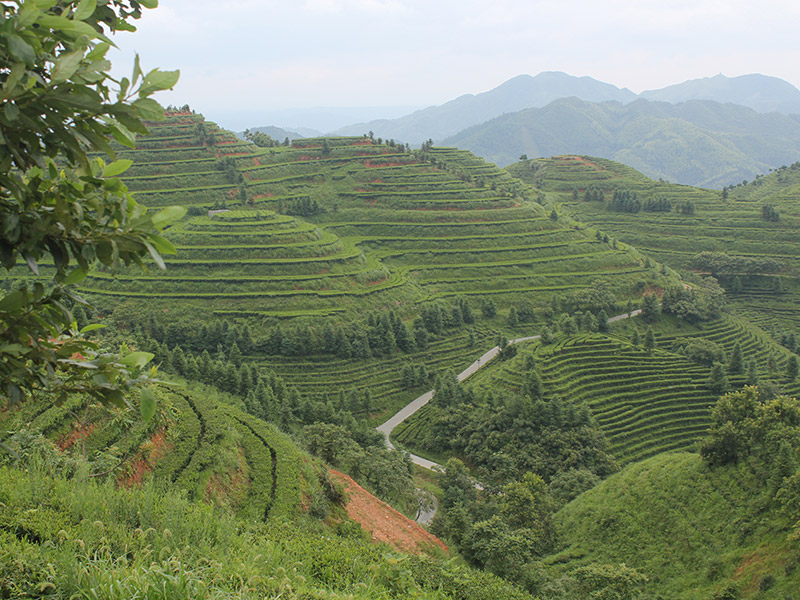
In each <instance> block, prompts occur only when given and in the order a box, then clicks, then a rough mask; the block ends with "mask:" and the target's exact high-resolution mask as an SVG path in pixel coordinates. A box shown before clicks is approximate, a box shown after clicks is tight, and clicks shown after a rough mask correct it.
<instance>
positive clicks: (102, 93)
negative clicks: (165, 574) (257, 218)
mask: <svg viewBox="0 0 800 600" xmlns="http://www.w3.org/2000/svg"><path fill="white" fill-rule="evenodd" d="M156 4H157V2H156V0H138V1H137V0H80V1H76V0H31V1H27V2H20V1H13V2H4V3H2V4H0V24H1V25H2V26H0V131H2V135H0V223H1V224H2V226H0V265H1V266H2V269H4V270H5V272H6V277H7V278H11V277H12V273H11V271H12V269H14V267H15V266H16V265H17V264H18V263H22V264H24V265H27V267H28V269H29V270H30V271H31V272H32V273H33V275H34V278H33V281H34V283H33V284H32V285H19V284H18V285H17V286H16V287H15V288H13V289H11V290H10V291H8V292H7V293H5V294H4V295H3V296H2V298H0V355H2V361H0V399H2V400H5V402H6V403H11V404H13V403H16V402H18V401H20V400H23V399H25V398H26V397H28V396H29V395H30V394H33V393H38V392H41V391H47V392H53V393H55V394H56V397H57V398H60V399H63V398H64V397H66V395H68V394H70V393H75V392H81V393H87V394H89V395H91V396H92V397H94V398H96V399H97V400H99V401H101V402H103V403H105V404H108V403H111V404H118V405H124V403H125V397H124V393H123V392H124V390H125V389H128V388H130V387H134V386H136V385H137V384H138V383H141V381H142V377H143V369H144V368H145V366H146V365H147V362H148V361H149V359H150V357H151V356H152V355H149V354H147V353H144V352H127V351H126V352H123V353H122V355H121V356H120V355H115V354H110V353H105V352H102V351H101V349H100V348H99V347H98V346H97V345H96V344H94V343H92V342H91V341H89V340H87V339H85V337H84V334H85V333H88V329H87V328H84V330H83V331H78V329H77V324H76V323H75V320H74V319H73V315H72V312H71V310H70V307H71V306H73V305H74V304H75V303H79V304H82V303H84V301H83V300H82V299H81V298H80V297H79V296H77V295H76V294H75V293H74V292H73V291H71V290H70V288H69V286H70V285H71V284H75V283H78V282H80V281H81V280H82V279H83V278H84V277H86V275H87V274H88V271H89V269H90V268H91V265H92V264H94V263H97V262H99V263H102V264H103V265H106V266H108V267H111V268H118V267H120V266H122V265H130V264H137V265H139V266H141V267H145V268H146V265H145V262H144V261H145V259H147V258H148V257H149V259H150V260H152V262H154V263H155V264H156V265H157V266H158V267H160V268H164V261H163V259H162V258H161V254H163V253H172V252H174V247H173V246H172V244H170V243H169V242H168V241H167V240H166V239H165V238H164V237H162V235H161V232H162V231H163V229H164V227H166V226H167V225H169V224H170V223H171V222H173V221H174V220H176V219H178V218H180V217H181V216H182V215H183V213H184V210H185V209H183V208H180V207H170V208H167V209H164V210H161V211H159V212H157V213H154V214H153V213H148V212H147V209H146V208H145V207H144V206H140V205H139V204H137V203H136V201H135V200H134V199H133V198H132V197H131V195H130V194H129V193H128V190H127V188H126V187H125V185H124V184H123V183H122V182H121V181H119V180H118V179H116V177H115V176H117V175H119V174H121V173H122V172H124V171H125V170H126V169H127V168H128V167H129V166H130V164H131V161H129V160H113V159H114V157H115V156H114V149H113V147H112V144H111V140H112V139H113V140H116V141H117V142H118V143H120V144H122V145H124V146H127V147H133V145H134V140H135V136H136V134H146V133H147V127H146V121H147V120H159V119H162V118H163V109H162V107H161V106H160V105H159V104H158V103H157V102H156V101H155V100H153V99H152V98H150V96H151V95H152V94H153V93H155V92H157V91H159V90H164V89H168V88H171V87H173V86H174V85H175V83H176V82H177V80H178V76H179V73H178V71H159V70H158V69H154V70H152V71H150V72H148V73H144V72H143V71H142V69H141V67H140V64H139V59H138V57H137V58H136V60H135V63H134V66H133V72H132V75H131V77H130V78H128V77H123V78H121V79H119V80H117V79H115V78H113V77H112V76H111V75H110V73H109V69H110V67H111V64H110V62H109V61H108V60H107V59H106V54H107V53H108V51H109V49H110V48H111V47H112V46H113V45H114V43H113V42H112V41H111V39H110V38H109V37H108V35H110V34H113V33H115V32H117V31H135V27H134V26H133V23H132V21H135V20H136V19H138V18H139V17H140V16H141V13H142V9H143V8H154V7H155V6H156ZM100 154H104V155H105V156H106V157H107V158H110V160H111V161H112V162H108V163H107V162H106V161H105V160H104V159H103V158H101V157H100V156H99V155H100ZM45 266H46V267H47V271H45V270H44V269H40V267H45ZM46 275H47V277H46ZM14 278H16V277H14ZM93 327H96V326H89V329H91V328H93ZM145 404H147V406H144V405H143V412H144V413H147V412H150V410H151V407H150V403H149V402H148V403H145Z"/></svg>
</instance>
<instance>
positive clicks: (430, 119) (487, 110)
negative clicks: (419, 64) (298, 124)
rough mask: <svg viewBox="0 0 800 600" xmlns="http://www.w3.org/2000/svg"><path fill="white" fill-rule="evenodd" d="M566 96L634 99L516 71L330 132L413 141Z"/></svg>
mask: <svg viewBox="0 0 800 600" xmlns="http://www.w3.org/2000/svg"><path fill="white" fill-rule="evenodd" d="M570 96H576V97H578V98H581V99H582V100H588V101H589V102H604V101H606V100H616V101H618V102H630V101H631V100H635V99H636V94H634V93H633V92H632V91H630V90H628V89H620V88H618V87H616V86H614V85H611V84H610V83H603V82H602V81H597V80H596V79H592V78H591V77H573V76H571V75H567V74H566V73H560V72H556V71H547V72H544V73H539V75H537V76H536V77H531V76H530V75H519V76H518V77H515V78H513V79H510V80H509V81H506V82H505V83H504V84H502V85H500V86H498V87H496V88H494V89H493V90H490V91H488V92H484V93H482V94H476V95H473V94H467V95H464V96H461V97H459V98H456V99H455V100H451V101H450V102H446V103H444V104H442V105H440V106H431V107H428V108H425V109H423V110H418V111H416V112H414V113H411V114H410V115H406V116H404V117H400V118H399V119H382V120H376V121H368V122H363V123H357V124H355V125H348V126H347V127H343V128H341V129H337V130H336V131H334V132H332V133H331V135H361V134H363V133H366V132H368V131H374V132H375V135H376V136H381V137H383V138H393V139H395V140H399V141H403V142H408V143H412V144H418V143H421V142H423V141H425V140H427V139H434V140H441V139H443V138H445V137H447V136H450V135H453V134H455V133H458V132H459V131H461V130H463V129H466V128H467V127H470V126H472V125H477V124H478V123H483V122H484V121H488V120H489V119H493V118H494V117H498V116H500V115H502V114H504V113H510V112H516V111H519V110H523V109H526V108H533V107H541V106H546V105H547V104H549V103H550V102H552V101H553V100H557V99H558V98H566V97H570Z"/></svg>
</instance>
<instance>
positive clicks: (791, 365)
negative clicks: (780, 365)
mask: <svg viewBox="0 0 800 600" xmlns="http://www.w3.org/2000/svg"><path fill="white" fill-rule="evenodd" d="M798 370H800V365H798V361H797V355H796V354H792V355H791V356H790V357H789V360H788V361H786V379H788V380H789V381H794V380H795V379H797V375H798Z"/></svg>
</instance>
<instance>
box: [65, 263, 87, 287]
mask: <svg viewBox="0 0 800 600" xmlns="http://www.w3.org/2000/svg"><path fill="white" fill-rule="evenodd" d="M88 274H89V272H88V271H86V270H85V269H84V268H82V267H75V269H73V270H72V272H71V273H70V274H69V275H67V277H66V278H65V279H64V285H73V284H75V283H80V282H81V281H83V280H84V279H86V276H87V275H88Z"/></svg>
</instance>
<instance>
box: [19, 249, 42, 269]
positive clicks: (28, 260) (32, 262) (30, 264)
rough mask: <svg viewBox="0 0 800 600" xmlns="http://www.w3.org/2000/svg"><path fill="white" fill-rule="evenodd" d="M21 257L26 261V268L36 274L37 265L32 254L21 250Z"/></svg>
mask: <svg viewBox="0 0 800 600" xmlns="http://www.w3.org/2000/svg"><path fill="white" fill-rule="evenodd" d="M22 258H24V259H25V262H26V263H28V268H29V269H30V270H31V271H33V272H34V273H35V274H36V275H38V274H39V265H37V264H36V259H35V258H33V256H31V255H30V254H28V253H27V252H23V253H22Z"/></svg>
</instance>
